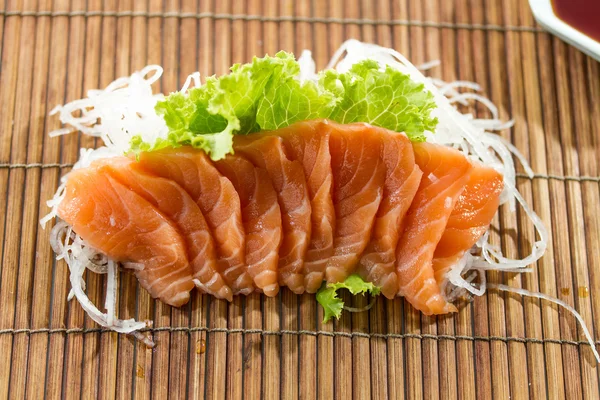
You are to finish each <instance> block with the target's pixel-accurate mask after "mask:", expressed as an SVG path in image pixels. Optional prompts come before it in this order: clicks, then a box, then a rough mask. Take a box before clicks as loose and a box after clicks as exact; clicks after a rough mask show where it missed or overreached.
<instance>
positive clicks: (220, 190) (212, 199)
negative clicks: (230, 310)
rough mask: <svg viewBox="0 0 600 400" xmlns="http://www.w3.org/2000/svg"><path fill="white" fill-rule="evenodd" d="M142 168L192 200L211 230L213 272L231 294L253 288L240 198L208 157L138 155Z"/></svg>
mask: <svg viewBox="0 0 600 400" xmlns="http://www.w3.org/2000/svg"><path fill="white" fill-rule="evenodd" d="M139 163H140V165H141V167H142V168H144V169H145V170H147V171H149V172H151V173H152V174H154V175H157V176H161V177H164V178H168V179H171V180H173V181H175V182H176V183H177V184H178V185H179V186H181V187H182V188H183V189H184V190H185V191H186V192H188V194H189V195H190V196H191V197H192V199H193V200H194V201H196V204H198V207H199V208H200V210H201V211H202V214H203V215H204V218H205V219H206V222H207V223H208V226H209V227H210V229H211V232H212V235H213V239H214V241H215V246H216V250H217V268H218V270H219V272H220V273H221V275H222V276H223V278H224V279H225V282H226V283H227V284H228V285H229V287H230V288H231V289H232V290H233V293H234V294H238V293H239V294H249V293H252V292H253V291H254V290H255V288H254V284H253V281H252V277H251V276H250V275H249V274H248V272H247V271H246V264H245V259H244V255H245V249H246V236H245V233H244V225H243V223H242V211H241V206H240V198H239V195H238V193H237V192H236V190H235V188H234V187H233V185H232V184H231V182H230V181H229V180H228V179H227V178H225V177H224V176H223V175H221V174H220V173H219V171H218V170H217V169H216V168H215V167H214V165H213V164H212V162H211V161H210V159H209V158H208V156H207V155H206V154H205V153H204V152H203V151H200V150H197V149H193V148H190V147H181V148H177V149H164V150H160V151H155V152H147V153H142V154H140V155H139Z"/></svg>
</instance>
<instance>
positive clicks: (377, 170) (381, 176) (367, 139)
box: [326, 122, 386, 283]
mask: <svg viewBox="0 0 600 400" xmlns="http://www.w3.org/2000/svg"><path fill="white" fill-rule="evenodd" d="M328 125H329V127H330V129H331V135H330V138H329V149H330V152H331V171H332V174H333V194H332V200H333V206H334V209H335V232H334V235H333V256H332V257H330V259H329V260H328V262H327V267H326V278H327V281H328V282H330V283H335V282H343V281H344V280H345V279H346V278H347V277H348V276H349V275H351V274H352V273H353V272H354V270H355V268H356V266H357V264H358V261H359V259H360V256H361V254H362V253H363V251H364V250H365V248H366V246H367V244H368V243H369V239H370V237H371V230H372V228H373V223H374V221H375V215H376V214H377V210H378V209H379V204H380V203H381V198H382V195H383V184H384V180H385V165H384V162H383V160H382V157H381V150H382V147H383V141H384V140H386V138H384V137H383V136H382V135H385V134H386V133H385V132H383V130H382V129H378V128H375V127H372V126H370V125H367V124H362V123H360V124H358V123H357V124H350V125H340V124H336V123H331V122H330V123H328Z"/></svg>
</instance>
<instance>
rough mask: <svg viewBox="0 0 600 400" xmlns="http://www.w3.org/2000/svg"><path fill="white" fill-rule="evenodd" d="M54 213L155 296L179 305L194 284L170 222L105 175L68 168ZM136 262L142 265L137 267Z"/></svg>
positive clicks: (180, 244) (87, 170) (140, 198)
mask: <svg viewBox="0 0 600 400" xmlns="http://www.w3.org/2000/svg"><path fill="white" fill-rule="evenodd" d="M58 215H59V216H60V217H61V218H62V219H63V220H65V221H66V222H67V223H68V224H70V225H71V226H72V227H73V229H74V230H75V232H77V233H78V234H79V235H80V236H81V237H82V238H84V240H85V241H86V242H87V243H88V244H89V245H90V246H92V247H93V248H96V249H98V250H100V251H101V252H103V253H104V254H106V255H107V256H108V257H110V258H111V259H113V260H114V261H118V262H121V263H123V265H124V266H125V267H132V265H134V264H135V265H136V268H134V270H135V275H136V277H137V279H138V280H139V282H140V284H141V285H142V287H143V288H144V289H146V290H147V291H148V292H149V293H150V295H151V296H152V297H154V298H158V299H160V300H161V301H163V302H164V303H167V304H169V305H172V306H175V307H179V306H181V305H183V304H185V303H187V302H188V301H189V298H190V294H189V292H190V290H192V289H193V288H194V283H193V281H192V273H193V272H192V268H191V266H190V263H189V262H188V258H187V253H186V246H185V242H184V239H183V238H182V237H181V235H180V234H179V232H178V231H177V228H176V227H175V225H174V224H173V223H172V222H171V221H170V220H169V219H168V218H167V217H166V216H165V215H163V214H162V213H160V212H159V211H158V210H157V209H156V208H154V207H153V206H152V205H151V204H150V203H149V202H148V201H146V200H144V198H142V197H141V196H139V195H138V194H136V193H135V192H134V191H132V190H130V189H129V188H127V187H126V186H125V185H123V184H122V183H120V182H119V181H118V180H116V179H115V178H113V177H112V176H110V175H107V174H104V173H100V172H98V170H97V169H96V168H93V167H90V168H85V169H79V170H75V171H72V172H71V173H70V174H69V178H68V180H67V186H66V193H65V198H64V199H63V200H62V202H61V203H60V206H59V208H58ZM140 266H142V267H141V268H140Z"/></svg>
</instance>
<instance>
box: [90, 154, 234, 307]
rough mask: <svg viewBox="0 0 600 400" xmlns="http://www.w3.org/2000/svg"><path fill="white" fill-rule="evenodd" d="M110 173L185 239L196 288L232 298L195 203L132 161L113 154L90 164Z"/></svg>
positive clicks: (218, 296) (177, 186)
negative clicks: (169, 222)
mask: <svg viewBox="0 0 600 400" xmlns="http://www.w3.org/2000/svg"><path fill="white" fill-rule="evenodd" d="M92 165H93V166H94V167H95V168H96V169H97V170H98V172H99V173H102V174H110V175H111V176H112V177H114V178H115V179H117V180H118V181H120V182H121V183H122V184H124V185H125V186H127V187H128V188H129V189H131V190H133V191H134V192H135V193H137V194H138V195H140V196H141V197H143V198H144V199H145V200H146V201H148V202H149V203H150V204H152V205H153V206H154V207H155V208H156V209H158V210H159V211H160V212H161V213H163V214H164V215H165V216H167V217H168V218H170V219H171V221H173V222H174V223H175V225H176V226H177V228H178V229H179V230H180V232H181V235H182V237H183V238H184V240H185V243H186V246H187V251H188V258H189V261H190V265H191V266H192V270H193V273H194V278H196V279H197V280H198V282H199V284H200V285H199V288H200V289H201V290H202V291H204V292H206V293H209V294H212V295H213V296H215V297H217V298H220V299H227V300H229V301H231V300H233V295H232V291H231V289H230V288H229V286H227V284H226V283H225V281H224V280H223V277H222V276H221V274H220V273H219V272H218V271H217V266H216V254H215V248H214V243H213V238H212V235H211V233H210V230H209V228H208V225H207V224H206V221H205V219H204V215H202V212H201V211H200V209H199V208H198V205H197V204H196V203H195V202H194V201H193V200H192V198H191V197H190V196H189V195H188V194H187V192H186V191H185V190H183V189H182V188H181V186H179V185H177V184H176V183H175V182H173V181H171V180H169V179H165V178H161V177H157V176H154V175H151V174H149V173H147V172H145V171H144V170H142V168H141V167H140V166H139V164H138V163H136V162H135V161H132V160H130V159H129V158H126V157H115V158H109V159H104V160H98V161H95V162H94V163H93V164H92Z"/></svg>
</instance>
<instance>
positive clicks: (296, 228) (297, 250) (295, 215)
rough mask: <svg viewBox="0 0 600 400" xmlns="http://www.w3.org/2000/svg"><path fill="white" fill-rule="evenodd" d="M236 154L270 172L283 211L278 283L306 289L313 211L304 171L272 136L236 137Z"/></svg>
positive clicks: (298, 289) (298, 291)
mask: <svg viewBox="0 0 600 400" xmlns="http://www.w3.org/2000/svg"><path fill="white" fill-rule="evenodd" d="M233 147H234V150H235V152H236V154H241V155H243V156H244V157H245V158H246V159H247V160H249V161H250V162H252V163H253V164H254V165H255V166H257V167H260V168H262V169H264V170H266V171H267V173H268V174H269V178H270V179H271V183H272V184H273V188H274V189H275V192H276V193H277V199H278V202H279V208H280V209H281V228H282V235H283V237H282V240H281V247H280V248H279V265H278V274H279V284H280V285H281V286H287V287H289V288H290V290H291V291H292V292H294V293H297V294H300V293H303V292H304V290H305V287H304V274H303V271H302V266H303V263H304V256H305V255H306V250H307V249H308V243H309V241H310V228H311V220H310V216H311V208H310V200H309V197H308V189H307V186H306V179H305V177H304V169H303V168H302V165H301V164H300V163H299V162H298V161H290V160H289V159H288V158H287V156H286V155H285V153H284V149H283V140H282V139H281V138H280V137H277V136H270V135H267V136H265V135H261V134H255V135H247V136H241V135H240V136H236V137H235V138H234V143H233Z"/></svg>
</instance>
